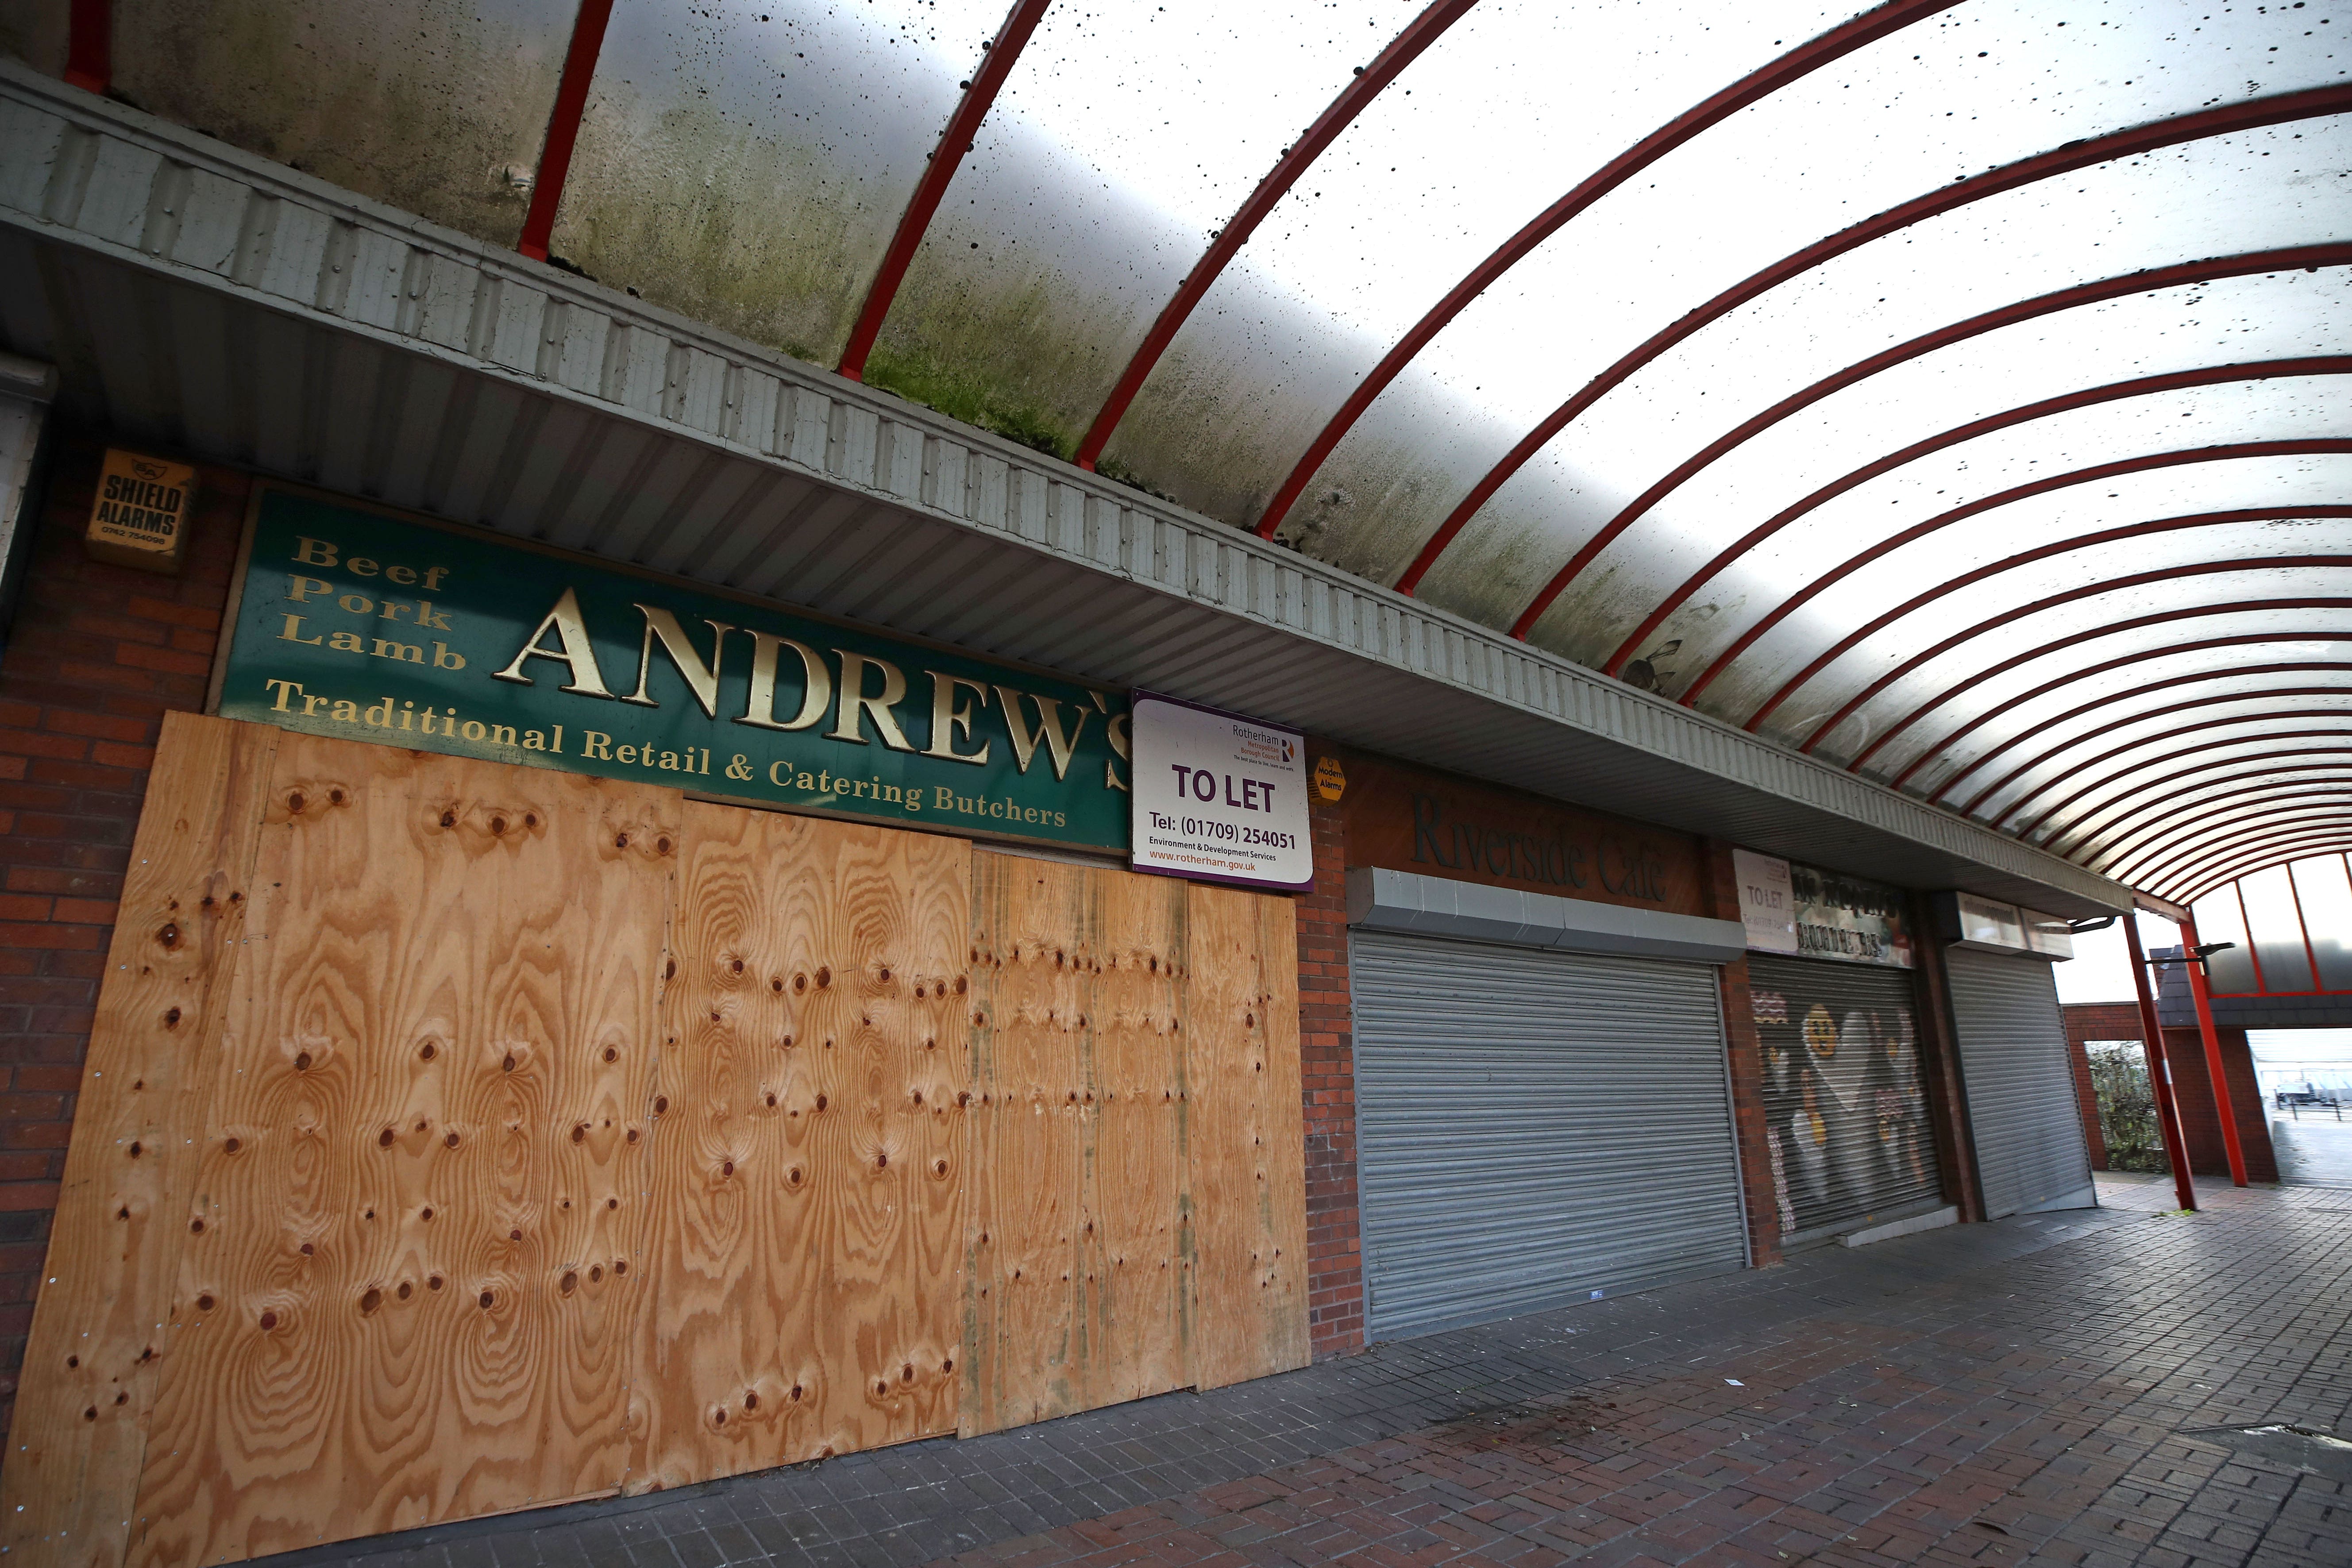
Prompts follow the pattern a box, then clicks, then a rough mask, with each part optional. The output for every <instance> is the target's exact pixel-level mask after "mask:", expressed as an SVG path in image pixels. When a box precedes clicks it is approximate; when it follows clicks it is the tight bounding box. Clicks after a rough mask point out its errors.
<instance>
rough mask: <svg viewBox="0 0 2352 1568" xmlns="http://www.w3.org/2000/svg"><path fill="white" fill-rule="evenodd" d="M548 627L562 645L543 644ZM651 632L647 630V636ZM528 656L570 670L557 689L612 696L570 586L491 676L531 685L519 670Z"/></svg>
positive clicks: (594, 695) (576, 595)
mask: <svg viewBox="0 0 2352 1568" xmlns="http://www.w3.org/2000/svg"><path fill="white" fill-rule="evenodd" d="M671 624H672V625H673V626H675V625H676V624H677V622H676V621H675V620H674V619H673V621H672V622H671ZM551 628H552V629H553V631H554V633H555V636H556V640H557V642H558V643H560V644H561V645H562V646H561V647H545V646H543V640H544V639H545V637H546V636H547V634H548V632H549V630H550V629H551ZM650 635H651V634H650V632H649V633H648V637H650ZM684 635H685V634H684V633H682V632H681V633H680V634H679V636H680V637H681V638H682V637H684ZM527 658H551V659H553V660H555V661H556V662H557V663H558V664H561V665H562V666H563V667H564V668H567V669H569V670H570V671H571V672H572V679H571V681H570V683H569V684H567V685H564V686H562V687H559V688H557V689H558V690H562V691H576V692H578V693H579V694H580V695H581V696H583V697H606V698H609V697H611V696H612V695H613V693H612V692H611V691H610V690H608V689H606V688H605V685H604V671H603V670H601V669H599V668H596V649H595V647H593V645H592V644H591V643H590V642H589V641H588V627H587V625H586V623H585V622H583V620H582V619H581V618H580V595H578V594H577V593H575V592H573V591H572V589H570V588H566V589H564V590H563V597H562V598H560V599H558V600H556V601H555V608H553V609H551V610H550V611H548V612H547V618H546V619H545V620H543V621H541V622H540V623H539V629H538V630H536V631H534V632H532V633H531V634H530V640H529V641H527V642H525V643H524V644H523V645H522V651H521V652H520V653H518V654H516V655H515V656H514V662H513V663H512V664H509V665H508V666H507V667H506V668H504V669H502V670H499V672H498V673H497V674H496V675H494V676H492V677H491V678H490V679H493V680H511V681H513V682H514V683H515V684H516V685H517V686H530V685H532V684H533V682H532V680H531V679H530V676H528V675H525V674H524V673H523V672H522V661H523V660H525V659H527Z"/></svg>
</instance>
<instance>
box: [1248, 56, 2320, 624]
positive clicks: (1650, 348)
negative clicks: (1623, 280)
mask: <svg viewBox="0 0 2352 1568" xmlns="http://www.w3.org/2000/svg"><path fill="white" fill-rule="evenodd" d="M2346 110H2352V84H2345V85H2342V86H2335V87H2324V88H2315V89H2310V90H2307V91H2305V92H2291V93H2281V94H2279V95H2278V96H2276V97H2274V98H2263V99H2255V100H2251V101H2249V102H2245V103H2241V104H2231V105H2223V106H2221V107H2219V108H2214V109H2205V110H2198V111H2197V112H2196V113H2194V114H2183V115H2177V116H2175V117H2173V118H2172V119H2169V120H2159V121H2154V122H2152V123H2150V124H2147V125H2138V126H2134V127H2132V128H2131V129H2129V130H2127V131H2119V132H2114V133H2113V134H2111V135H2107V136H2098V137H2093V138H2090V139H2088V140H2086V141H2082V142H2072V143H2070V144H2068V145H2067V146H2064V147H2061V148H2058V149H2055V150H2054V151H2052V152H2048V153H2036V154H2035V155H2034V156H2032V157H2031V158H2023V159H2020V160H2019V161H2018V162H2016V163H2011V164H2008V165H2006V166H2004V167H2002V168H1999V169H1992V170H1989V171H1987V172H1986V173H1984V174H1978V175H1975V176H1973V177H1971V178H1969V179H1966V180H1956V181H1954V182H1953V183H1952V184H1948V185H1946V186H1944V187H1943V188H1941V189H1940V190H1936V191H1931V192H1929V193H1927V195H1922V196H1916V197H1914V198H1913V199H1911V200H1910V201H1907V202H1905V203H1903V204H1901V205H1897V206H1893V207H1889V208H1887V209H1886V211H1885V212H1883V213H1880V214H1878V215H1877V216H1874V217H1868V218H1864V220H1863V221H1862V222H1860V223H1858V224H1854V225H1853V226H1851V227H1848V228H1843V229H1841V230H1839V231H1838V232H1837V233H1835V234H1833V235H1831V236H1829V237H1827V238H1825V239H1819V240H1815V241H1814V242H1813V243H1812V244H1811V245H1809V246H1807V247H1804V248H1803V249H1802V250H1799V251H1794V252H1792V253H1790V255H1788V256H1786V257H1783V258H1781V259H1780V260H1779V261H1776V262H1774V263H1773V264H1772V265H1771V266H1769V267H1767V268H1763V269H1762V270H1760V271H1759V272H1756V273H1753V274H1751V275H1750V276H1749V277H1748V278H1747V279H1743V280H1742V281H1740V282H1738V283H1736V284H1734V285H1733V286H1732V287H1731V288H1729V289H1725V290H1724V291H1723V292H1722V293H1720V294H1717V296H1716V297H1715V298H1714V299H1712V300H1708V301H1707V302H1706V304H1704V305H1701V306H1699V307H1698V308H1697V309H1696V310H1692V311H1690V312H1689V313H1688V314H1686V315H1685V316H1683V317H1682V318H1681V319H1680V320H1678V321H1675V322H1674V323H1673V324H1671V325H1669V326H1666V327H1664V328H1661V329H1660V330H1659V331H1657V332H1655V333H1654V334H1653V335H1652V336H1651V337H1650V338H1649V340H1648V341H1647V342H1643V344H1642V345H1641V346H1640V347H1638V348H1635V349H1633V350H1632V351H1631V352H1630V353H1626V354H1625V355H1624V356H1623V357H1622V358H1621V359H1619V360H1618V361H1617V363H1614V364H1612V365H1611V366H1610V367H1609V368H1608V369H1607V370H1604V371H1602V372H1601V374H1599V375H1597V376H1595V377H1593V378H1592V379H1591V381H1589V382H1587V383H1585V384H1584V386H1583V387H1582V388H1581V389H1580V390H1579V391H1578V392H1577V394H1576V395H1574V396H1573V397H1570V399H1569V400H1568V401H1567V402H1566V403H1563V404H1561V405H1559V408H1557V409H1555V410H1554V411H1553V412H1552V413H1551V414H1549V415H1548V416H1545V418H1544V419H1543V420H1542V422H1541V423H1539V424H1538V425H1537V426H1536V427H1535V428H1534V429H1532V430H1530V431H1528V434H1527V435H1526V436H1525V437H1522V438H1521V439H1520V441H1519V443H1518V444H1517V446H1515V447H1512V448H1511V449H1510V451H1509V452H1507V453H1506V454H1505V455H1504V457H1503V458H1502V460H1501V461H1499V462H1497V463H1496V465H1495V466H1494V468H1491V469H1489V470H1488V471H1487V473H1486V476H1485V477H1484V478H1482V479H1479V481H1478V482H1477V483H1476V484H1475V485H1473V486H1472V487H1471V489H1470V493H1469V494H1468V495H1466V496H1465V497H1463V498H1462V501H1461V503H1460V504H1459V505H1457V506H1456V507H1455V508H1454V510H1453V512H1451V513H1450V514H1449V515H1448V516H1447V517H1446V520H1445V521H1444V522H1443V523H1441V524H1440V525H1439V526H1438V533H1439V534H1441V535H1443V536H1444V542H1451V541H1452V539H1453V537H1454V534H1455V533H1457V532H1459V531H1461V528H1462V526H1463V524H1465V523H1466V522H1467V521H1469V520H1470V518H1471V517H1472V516H1473V515H1475V513H1476V512H1477V510H1478V509H1479V508H1480V507H1483V506H1484V505H1486V501H1487V500H1488V498H1490V497H1491V496H1493V495H1494V493H1495V492H1496V490H1497V489H1501V488H1502V486H1503V484H1504V483H1505V481H1507V479H1510V477H1511V476H1512V475H1513V474H1515V473H1517V472H1518V470H1519V469H1520V468H1522V467H1524V466H1525V465H1526V463H1527V462H1528V459H1529V458H1533V457H1534V456H1535V455H1536V453H1537V452H1538V451H1540V450H1542V448H1543V447H1545V446H1546V445H1548V444H1549V442H1550V441H1551V439H1552V437H1555V436H1557V435H1559V433H1560V431H1562V430H1564V429H1566V428H1567V427H1568V426H1570V424H1572V423H1574V422H1575V420H1576V418H1577V417H1578V416H1580V415H1581V414H1582V413H1583V412H1584V411H1585V410H1586V409H1588V408H1590V407H1591V406H1592V405H1594V404H1595V403H1597V402H1599V401H1600V400H1601V398H1602V397H1604V396H1606V395H1608V394H1609V393H1610V392H1611V391H1612V390H1614V389H1615V388H1616V387H1617V386H1618V385H1620V384H1622V383H1623V382H1624V381H1626V380H1627V379H1628V378H1629V377H1631V376H1632V375H1633V374H1634V373H1635V372H1636V371H1638V370H1640V369H1641V368H1642V367H1643V365H1646V364H1648V363H1650V362H1651V361H1652V360H1654V359H1656V358H1657V357H1658V356H1659V355H1660V354H1663V353H1665V352H1666V351H1667V350H1668V349H1670V348H1673V347H1674V346H1675V344H1677V343H1680V342H1683V341H1684V340H1685V339H1686V338H1689V337H1691V336H1692V335H1693V334H1695V333H1696V332H1697V331H1699V329H1701V328H1702V327H1705V326H1706V325H1708V324H1709V323H1710V322H1713V321H1717V320H1719V319H1720V318H1722V317H1724V316H1726V315H1728V314H1729V313H1730V312H1731V311H1733V310H1737V309H1738V308H1739V307H1740V306H1742V305H1744V304H1746V303H1748V301H1749V300H1754V299H1756V298H1758V297H1759V296H1760V295H1762V294H1765V293H1768V292H1769V291H1770V290H1771V289H1776V288H1778V287H1780V285H1781V284H1783V283H1786V282H1788V281H1789V280H1790V279H1794V278H1798V277H1801V276H1802V275H1803V274H1804V273H1806V272H1808V271H1811V269H1812V268H1816V267H1819V266H1821V265H1822V263H1824V262H1827V261H1831V260H1833V259H1835V258H1837V257H1840V256H1843V255H1844V254H1845V253H1846V252H1848V251H1851V250H1854V249H1858V248H1859V247H1862V246H1864V245H1866V244H1868V243H1870V242H1871V241H1872V240H1874V239H1881V238H1884V237H1886V236H1887V235H1890V234H1895V233H1898V232H1900V231H1901V230H1903V229H1905V228H1907V227H1909V226H1911V225H1913V224H1916V223H1920V222H1924V221H1925V220H1927V219H1928V218H1931V217H1937V216H1942V215H1943V214H1945V213H1948V212H1950V211H1952V210H1954V209H1955V208H1958V207H1962V206H1966V205H1969V203H1970V202H1976V201H1981V200H1983V199H1985V198H1986V197H1988V196H1993V195H2000V194H2002V193H2003V192H2006V191H2012V190H2016V189H2018V188H2019V187H2020V186H2023V185H2030V184H2035V183H2037V182H2039V181H2042V180H2046V179H2051V178H2053V177H2055V176H2057V175H2060V174H2070V173H2072V172H2074V170H2077V169H2082V168H2087V167H2089V166H2090V165H2092V164H2095V163H2109V162H2112V161H2114V160H2116V159H2118V158H2128V157H2134V156H2137V155H2139V154H2141V153H2149V152H2154V151H2156V150H2158V149H2159V148H2164V147H2170V146H2175V145H2177V144H2179V143H2180V142H2195V141H2201V140H2204V139H2207V138H2210V137H2214V136H2225V135H2229V134H2231V133H2233V132H2241V131H2252V130H2257V129H2260V128H2261V127H2263V126H2265V125H2277V124H2282V123H2284V122H2288V121H2296V120H2308V119H2314V118H2317V117H2320V116H2324V115H2330V114H2340V113H2343V112H2345V111H2346ZM1303 482H1304V481H1301V483H1302V486H1303ZM1268 515H1269V516H1271V515H1272V513H1271V512H1269V514H1268ZM1275 521H1277V522H1278V521H1281V520H1280V519H1279V518H1276V519H1275ZM1259 531H1260V533H1261V534H1269V533H1271V532H1272V528H1271V527H1270V526H1269V525H1267V524H1265V523H1261V524H1260V525H1259ZM1444 542H1441V543H1440V544H1439V546H1438V548H1439V549H1440V550H1441V551H1442V550H1443V549H1444ZM1606 543H1607V540H1606V539H1604V538H1603V537H1602V536H1601V535H1600V534H1596V535H1594V536H1593V537H1592V538H1591V539H1590V540H1587V541H1586V542H1585V543H1584V544H1583V545H1582V546H1581V547H1580V549H1579V550H1578V551H1577V552H1576V553H1575V554H1574V555H1573V556H1571V557H1570V559H1569V563H1568V564H1567V565H1565V566H1563V567H1561V568H1560V569H1559V573H1558V574H1556V575H1555V576H1554V577H1553V578H1552V580H1551V581H1550V583H1549V584H1546V585H1545V587H1544V589H1543V591H1542V592H1541V593H1539V594H1538V595H1536V597H1535V599H1534V601H1533V602H1532V603H1530V604H1529V605H1528V607H1527V609H1526V610H1524V611H1523V612H1521V614H1520V616H1519V618H1518V620H1517V622H1516V623H1515V624H1514V625H1513V626H1512V627H1511V635H1512V636H1513V637H1526V636H1527V634H1528V630H1529V628H1531V627H1532V626H1534V625H1535V623H1536V621H1537V619H1538V618H1539V617H1540V616H1542V615H1543V613H1544V611H1545V610H1547V609H1549V607H1550V606H1551V602H1552V601H1553V600H1554V599H1556V598H1558V597H1559V595H1560V594H1561V593H1562V592H1563V591H1564V590H1565V589H1566V588H1567V587H1568V585H1569V584H1570V583H1571V582H1573V581H1574V580H1575V579H1576V577H1577V575H1578V574H1580V573H1581V572H1582V571H1583V570H1584V568H1585V567H1586V566H1588V565H1590V564H1591V561H1592V558H1593V557H1594V556H1595V555H1596V554H1598V553H1599V552H1600V551H1601V549H1602V548H1603V547H1605V545H1606Z"/></svg>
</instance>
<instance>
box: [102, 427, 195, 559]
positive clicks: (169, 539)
mask: <svg viewBox="0 0 2352 1568" xmlns="http://www.w3.org/2000/svg"><path fill="white" fill-rule="evenodd" d="M195 494H196V470H195V469H194V468H190V467H188V466H187V465H186V464H184V463H167V462H164V461H163V459H161V458H142V457H141V456H140V455H139V454H138V453H136V452H124V451H120V450H116V449H114V448H112V447H110V448H108V450H107V454H106V463H105V466H104V467H102V468H100V469H99V471H98V500H97V503H96V504H95V505H93V506H92V507H91V508H90V511H89V531H88V532H87V533H86V534H84V535H83V543H84V545H85V546H86V547H87V548H88V550H89V553H90V554H91V555H93V556H95V557H96V558H97V559H99V560H100V561H111V562H113V563H115V564H117V565H119V566H135V567H137V568H138V569H139V570H141V571H142V572H163V573H167V574H168V573H176V572H178V571H179V569H180V547H181V544H182V543H183V542H184V541H185V540H186V538H187V535H188V510H189V507H190V505H191V504H192V503H193V502H194V500H195Z"/></svg>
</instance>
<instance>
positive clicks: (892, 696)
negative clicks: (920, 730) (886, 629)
mask: <svg viewBox="0 0 2352 1568" xmlns="http://www.w3.org/2000/svg"><path fill="white" fill-rule="evenodd" d="M833 656H834V658H837V659H839V660H841V707H840V709H839V710H838V711H837V712H836V713H835V716H834V724H833V729H832V730H831V731H829V732H828V737H829V738H830V739H832V740H835V741H847V742H850V743H851V744H852V745H858V746H862V745H864V744H866V719H868V718H871V719H872V720H873V721H874V728H875V729H876V730H877V731H878V732H879V733H880V734H881V737H882V743H883V744H884V745H886V746H887V747H889V748H890V749H891V750H892V751H894V752H911V751H913V750H914V749H915V745H914V742H911V741H909V740H908V739H907V732H906V731H904V730H901V729H899V728H898V715H897V714H895V713H893V712H891V711H890V710H891V708H892V706H893V705H895V704H897V703H898V702H902V701H904V700H906V696H907V672H906V671H904V670H902V669H900V668H898V666H897V665H895V664H892V663H891V662H890V661H889V660H888V659H887V658H874V657H873V656H872V655H870V654H863V653H850V652H847V651H845V649H842V648H835V649H834V650H833ZM869 668H870V669H878V670H880V671H881V672H882V689H881V691H880V693H879V694H878V695H876V696H872V697H868V696H867V695H866V670H868V669H869Z"/></svg>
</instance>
